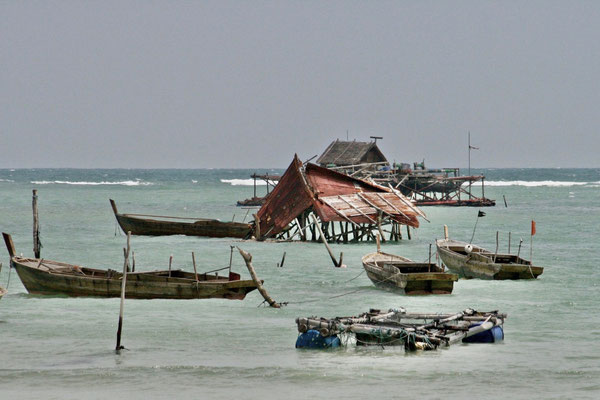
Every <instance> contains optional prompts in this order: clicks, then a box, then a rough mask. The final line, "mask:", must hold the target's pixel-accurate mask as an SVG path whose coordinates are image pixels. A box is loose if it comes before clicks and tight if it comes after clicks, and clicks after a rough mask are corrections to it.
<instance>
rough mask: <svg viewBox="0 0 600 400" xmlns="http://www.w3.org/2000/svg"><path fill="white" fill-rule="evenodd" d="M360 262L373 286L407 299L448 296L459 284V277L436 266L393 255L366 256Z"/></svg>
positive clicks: (375, 254) (373, 254) (377, 254)
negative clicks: (433, 295)
mask: <svg viewBox="0 0 600 400" xmlns="http://www.w3.org/2000/svg"><path fill="white" fill-rule="evenodd" d="M362 262H363V267H364V269H365V271H366V272H367V276H368V277H369V279H371V281H372V282H373V284H375V286H377V287H381V288H384V289H388V290H393V291H396V292H400V293H404V294H407V295H426V294H450V293H452V290H453V288H454V282H455V281H457V280H458V275H455V274H450V273H445V272H443V271H442V270H441V269H440V268H439V267H438V266H437V265H435V264H429V263H415V262H413V261H411V260H409V259H407V258H404V257H400V256H396V255H393V254H386V253H381V252H380V253H371V254H367V255H366V256H364V257H363V259H362Z"/></svg>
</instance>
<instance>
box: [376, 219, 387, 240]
mask: <svg viewBox="0 0 600 400" xmlns="http://www.w3.org/2000/svg"><path fill="white" fill-rule="evenodd" d="M382 218H383V214H382V212H381V211H380V212H379V216H378V217H377V230H378V231H379V234H380V235H381V241H382V242H384V243H385V236H383V229H381V220H382Z"/></svg>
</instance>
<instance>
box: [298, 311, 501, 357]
mask: <svg viewBox="0 0 600 400" xmlns="http://www.w3.org/2000/svg"><path fill="white" fill-rule="evenodd" d="M505 319H506V314H503V313H499V312H498V311H490V312H478V311H475V310H472V309H466V310H464V311H462V312H460V313H455V314H433V313H407V312H406V310H405V309H403V308H400V309H398V310H389V311H386V312H382V311H380V310H375V309H371V310H370V311H369V312H365V313H363V314H360V315H359V316H356V317H336V318H331V319H328V318H318V317H308V318H296V324H297V326H298V332H300V333H305V332H307V331H308V330H317V331H319V332H320V333H321V335H322V336H325V337H328V336H332V335H351V336H354V338H355V339H356V344H357V345H378V346H396V345H402V346H404V347H405V349H406V350H434V349H437V348H439V347H443V346H449V345H451V344H453V343H457V342H460V341H462V340H463V339H466V338H469V337H472V336H474V335H476V334H478V333H481V332H484V331H487V330H491V329H493V328H494V327H502V325H503V324H504V320H505Z"/></svg>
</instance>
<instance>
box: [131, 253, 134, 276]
mask: <svg viewBox="0 0 600 400" xmlns="http://www.w3.org/2000/svg"><path fill="white" fill-rule="evenodd" d="M131 272H135V251H132V252H131Z"/></svg>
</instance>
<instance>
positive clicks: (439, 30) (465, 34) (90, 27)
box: [0, 0, 600, 168]
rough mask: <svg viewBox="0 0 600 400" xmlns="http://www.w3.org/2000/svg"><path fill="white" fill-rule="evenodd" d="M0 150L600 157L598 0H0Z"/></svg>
mask: <svg viewBox="0 0 600 400" xmlns="http://www.w3.org/2000/svg"><path fill="white" fill-rule="evenodd" d="M0 57H1V58H2V61H1V63H0V71H1V74H0V93H1V96H0V150H1V152H2V153H1V157H0V167H4V168H8V167H85V168H94V167H109V168H110V167H115V168H117V167H132V168H135V167H139V168H206V167H232V168H246V167H247V168H254V167H286V166H287V165H288V164H289V162H290V161H291V159H292V156H293V154H294V152H297V153H298V154H299V155H300V157H301V158H303V159H305V158H308V157H311V156H312V155H315V154H317V153H318V154H320V153H321V152H322V151H323V150H324V149H325V147H326V146H327V145H328V144H329V142H330V141H332V140H334V139H335V138H340V139H345V138H346V131H347V130H348V131H349V137H350V139H353V138H356V139H357V140H368V137H369V136H370V135H377V136H383V137H384V140H383V142H381V148H382V150H383V152H384V153H385V154H386V156H387V157H388V158H389V159H390V160H394V159H395V160H396V161H405V162H412V161H416V160H421V159H423V158H425V160H426V162H427V164H428V165H429V166H431V167H442V166H461V167H464V166H466V164H467V132H468V131H470V132H471V138H472V143H473V144H474V145H476V146H479V147H480V148H481V150H480V151H478V152H475V153H473V157H472V165H473V166H474V167H577V166H579V167H598V166H600V157H599V156H598V153H599V150H600V135H599V132H598V128H599V127H600V112H599V108H600V78H599V76H600V75H599V73H600V2H598V1H578V2H572V1H522V2H521V1H510V2H506V1H462V2H461V1H454V2H443V1H390V2H387V1H376V2H369V1H343V2H338V1H214V2H213V1H194V2H184V1H158V0H155V1H141V0H140V1H122V0H121V1H102V2H87V1H60V2H43V1H39V2H30V1H6V0H0Z"/></svg>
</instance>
